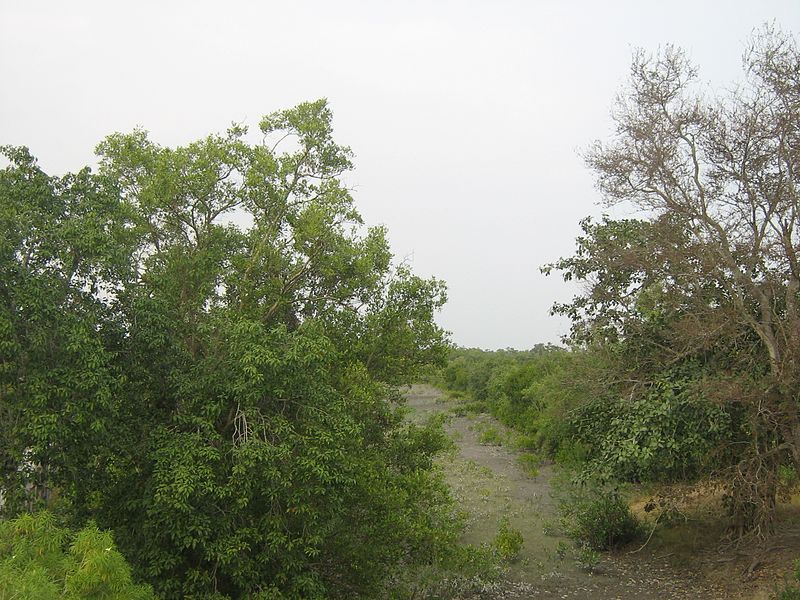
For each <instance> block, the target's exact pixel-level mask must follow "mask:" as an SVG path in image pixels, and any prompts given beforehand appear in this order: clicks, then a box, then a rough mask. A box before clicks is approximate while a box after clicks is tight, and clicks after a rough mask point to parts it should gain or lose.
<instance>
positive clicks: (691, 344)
mask: <svg viewBox="0 0 800 600" xmlns="http://www.w3.org/2000/svg"><path fill="white" fill-rule="evenodd" d="M744 65H745V70H746V76H747V77H746V81H745V83H744V84H743V85H741V86H740V87H739V88H737V89H736V90H735V91H734V92H732V93H730V94H729V95H725V96H720V97H718V98H708V97H706V96H704V95H703V94H701V93H699V92H698V90H697V87H696V84H695V81H696V71H695V69H694V68H693V67H692V66H691V65H690V64H689V62H688V61H687V60H686V58H685V56H684V54H683V53H682V52H681V51H679V50H676V49H674V48H667V49H666V50H665V51H663V52H662V53H660V54H658V55H657V56H655V57H650V56H647V55H645V54H644V53H639V54H637V55H636V57H635V59H634V61H633V65H632V68H631V80H630V85H629V87H628V88H627V89H626V90H625V91H624V92H623V93H622V94H621V96H620V100H619V102H618V104H617V106H616V108H615V111H614V115H613V116H614V121H615V124H616V131H615V133H614V135H613V136H612V138H611V140H610V141H609V142H607V143H597V144H596V145H595V146H594V147H593V148H592V149H591V150H590V151H589V152H588V156H587V159H588V163H589V165H590V167H591V168H593V169H594V171H595V173H596V174H597V181H598V186H599V188H600V190H601V191H602V192H603V194H604V198H605V200H606V201H607V202H608V203H609V204H610V205H620V206H628V207H631V208H633V209H636V210H639V211H640V214H643V215H644V216H643V217H642V218H640V219H637V220H617V221H612V220H604V221H603V222H602V223H600V224H595V223H591V222H587V223H585V225H584V230H585V232H586V235H585V236H583V237H581V238H579V240H578V252H577V254H576V255H575V256H574V257H572V258H568V259H564V260H562V261H559V262H558V263H556V265H553V266H551V267H550V268H552V267H555V268H558V269H560V270H562V271H563V272H564V276H565V278H567V279H577V280H584V281H587V282H590V284H589V286H588V291H587V292H586V293H585V294H582V295H580V296H578V297H577V298H576V299H575V301H573V302H571V303H568V304H565V305H561V306H557V307H556V308H555V310H556V311H557V312H561V313H564V314H568V315H570V316H571V317H572V318H573V320H574V323H575V326H574V328H573V339H574V340H575V341H576V342H579V343H584V344H587V345H589V346H592V345H594V346H599V347H602V348H604V349H605V350H607V351H613V352H614V353H616V357H617V358H618V359H619V358H624V359H627V361H626V360H616V361H614V362H613V364H615V365H617V369H618V370H617V380H618V381H621V380H623V379H624V380H627V381H628V382H629V384H630V385H628V389H629V390H630V392H631V393H642V394H647V393H650V392H649V391H648V390H649V389H650V387H651V382H652V381H653V380H655V379H659V378H661V379H662V380H663V377H662V375H661V373H663V371H665V370H666V369H668V368H669V367H670V366H672V365H676V364H682V363H685V361H687V360H696V361H698V362H699V364H701V365H702V369H701V370H699V371H698V373H697V378H696V381H697V384H698V386H697V391H698V393H701V394H702V396H704V397H705V398H707V399H710V400H714V401H718V402H721V403H723V404H725V405H727V406H729V407H740V408H742V410H743V411H744V412H745V416H746V417H745V424H744V426H743V432H744V434H745V435H746V438H745V441H746V443H745V444H743V445H741V446H740V451H739V455H738V464H737V467H736V468H735V469H732V470H731V471H730V473H729V475H730V477H729V481H730V487H729V493H730V506H731V510H732V515H733V517H734V525H735V528H736V530H737V531H738V532H739V533H745V532H750V533H756V534H759V535H765V534H767V533H768V532H769V531H770V530H771V527H772V522H773V516H774V507H775V491H776V483H777V476H776V474H777V469H778V466H779V465H780V464H782V463H786V462H789V463H793V464H794V466H795V468H800V414H799V413H798V410H799V409H800V407H799V406H798V397H799V396H800V388H798V382H800V377H798V375H800V373H798V365H800V360H799V359H800V357H799V356H798V349H800V337H798V336H800V321H798V312H797V303H798V290H799V289H800V266H798V265H800V262H798V255H797V249H798V247H800V246H799V245H798V238H797V231H796V223H797V219H798V206H799V204H798V195H797V188H796V178H797V172H798V168H799V167H798V152H797V151H798V139H800V138H798V128H797V124H798V122H800V112H798V111H800V78H799V77H798V73H800V55H799V54H798V50H797V46H796V43H795V41H794V39H793V38H791V37H790V36H788V35H784V34H781V33H780V32H776V31H773V30H771V29H769V28H766V29H765V30H763V31H762V32H760V33H759V34H757V35H756V36H755V37H754V39H753V42H752V44H751V46H750V48H749V49H748V51H747V53H746V55H745V61H744ZM626 362H627V364H626ZM636 381H639V382H643V383H644V385H639V386H638V387H637V386H636V385H635V383H636Z"/></svg>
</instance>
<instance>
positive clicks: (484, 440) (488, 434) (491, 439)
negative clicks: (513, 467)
mask: <svg viewBox="0 0 800 600" xmlns="http://www.w3.org/2000/svg"><path fill="white" fill-rule="evenodd" d="M478 441H479V442H480V443H481V444H483V445H484V446H502V444H503V436H502V435H500V432H499V431H497V428H496V427H489V428H488V429H486V430H485V431H484V432H483V433H482V434H481V435H480V437H479V438H478Z"/></svg>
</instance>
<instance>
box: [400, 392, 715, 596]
mask: <svg viewBox="0 0 800 600" xmlns="http://www.w3.org/2000/svg"><path fill="white" fill-rule="evenodd" d="M407 398H408V403H409V406H410V407H411V408H412V418H414V419H419V420H423V419H426V418H427V417H429V416H431V415H433V414H436V413H449V412H450V411H451V409H452V408H453V407H454V403H453V402H452V401H446V400H445V399H444V397H443V395H442V393H441V392H440V391H439V390H437V389H436V388H433V387H431V386H427V385H414V386H412V387H411V388H410V389H409V391H408V392H407ZM488 428H494V429H496V430H497V431H498V432H502V431H505V429H504V428H503V427H502V426H501V425H499V424H498V423H497V422H496V421H494V419H492V418H491V417H490V416H489V415H477V416H469V415H468V416H453V417H452V418H450V419H449V421H448V422H447V425H446V429H447V432H448V434H449V435H450V436H451V438H452V439H453V440H454V441H455V443H456V446H457V452H454V453H452V455H451V456H449V457H446V458H445V459H444V462H443V466H444V469H445V473H446V477H447V481H448V483H449V484H450V486H451V488H452V490H453V494H454V496H455V497H456V499H457V500H458V502H459V504H460V505H461V507H462V509H463V510H464V511H465V512H467V513H468V514H469V518H468V522H467V530H466V532H465V536H464V541H465V542H467V543H473V544H480V543H491V541H492V540H493V539H494V537H495V536H496V534H497V531H498V528H499V525H500V522H501V520H502V519H503V518H508V520H509V522H510V523H511V525H512V526H513V527H514V528H516V529H518V530H519V531H520V532H521V533H522V536H523V538H524V547H523V550H522V552H521V554H520V557H519V559H518V560H517V561H516V562H514V563H513V564H512V565H511V566H510V568H509V571H508V573H507V574H506V576H505V577H504V580H503V581H501V582H500V583H499V584H498V585H497V586H496V587H495V588H492V589H491V590H486V591H485V592H483V593H481V594H480V595H479V597H480V598H484V599H487V600H488V599H501V598H503V599H522V598H543V599H544V598H559V599H561V598H574V599H578V598H580V599H586V600H612V599H628V598H631V599H642V600H657V599H658V600H662V599H676V600H678V599H680V600H682V599H685V600H717V599H719V600H722V599H724V598H728V597H729V596H728V595H727V594H725V593H723V592H722V590H720V589H711V588H709V587H708V586H707V585H706V586H704V585H702V584H701V582H700V579H699V577H698V576H697V575H696V574H695V573H692V572H687V571H685V570H681V571H678V570H676V569H675V568H674V567H671V566H670V565H669V564H668V563H667V562H666V561H664V560H659V559H657V558H638V557H637V558H633V557H631V556H630V555H621V556H607V555H604V556H602V557H601V558H600V560H599V562H598V563H597V564H596V565H595V566H594V569H593V572H590V571H589V570H587V569H586V568H584V567H582V566H581V565H580V564H579V560H580V555H579V553H578V552H577V551H576V550H575V548H574V546H573V544H572V543H571V542H570V540H569V539H567V538H566V537H564V536H563V535H562V534H561V533H560V532H559V531H558V527H557V524H558V523H557V522H558V515H557V507H556V503H555V501H554V500H553V499H552V497H551V491H552V490H551V478H552V477H553V472H552V468H551V467H549V466H542V467H540V468H539V474H538V475H536V476H535V477H531V476H530V475H529V474H528V473H526V471H525V469H524V468H523V467H522V466H521V465H520V464H519V462H518V453H516V452H515V451H514V450H511V449H509V448H508V447H506V446H495V445H486V444H482V443H481V442H480V441H479V438H480V435H481V432H485V431H486V430H487V429H488Z"/></svg>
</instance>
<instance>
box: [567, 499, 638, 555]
mask: <svg viewBox="0 0 800 600" xmlns="http://www.w3.org/2000/svg"><path fill="white" fill-rule="evenodd" d="M560 508H561V512H562V522H563V523H564V526H565V530H566V531H567V533H568V534H569V535H570V536H571V537H572V538H574V539H575V540H576V541H577V542H579V543H581V544H583V545H585V546H586V547H588V548H589V549H590V550H609V549H612V548H616V547H618V546H622V545H625V544H627V543H628V542H631V541H632V540H634V539H636V538H637V537H638V536H639V535H640V534H641V524H640V523H639V521H638V520H637V519H636V517H635V516H634V515H633V513H631V510H630V508H629V507H628V504H627V502H625V500H624V498H622V496H621V495H620V494H619V492H618V491H617V490H614V489H607V488H605V487H604V486H602V485H595V486H592V487H587V488H583V489H581V490H577V491H576V490H573V492H572V493H571V494H570V495H568V496H567V497H566V498H565V499H563V500H562V502H561V503H560Z"/></svg>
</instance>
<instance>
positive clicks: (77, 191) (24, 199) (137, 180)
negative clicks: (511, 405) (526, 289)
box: [0, 101, 457, 600]
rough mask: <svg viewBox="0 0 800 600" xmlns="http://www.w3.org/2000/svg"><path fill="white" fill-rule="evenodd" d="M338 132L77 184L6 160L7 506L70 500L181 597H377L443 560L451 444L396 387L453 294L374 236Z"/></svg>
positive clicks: (1, 433) (205, 146)
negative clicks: (415, 416) (347, 175)
mask: <svg viewBox="0 0 800 600" xmlns="http://www.w3.org/2000/svg"><path fill="white" fill-rule="evenodd" d="M331 123H332V115H331V112H330V110H329V108H328V107H327V105H326V103H325V101H317V102H311V103H304V104H301V105H299V106H297V107H295V108H293V109H289V110H285V111H280V112H277V113H274V114H272V115H268V116H267V117H265V118H264V119H263V120H262V121H261V123H260V133H261V136H262V139H263V141H262V142H260V143H256V144H250V143H248V141H247V139H248V138H247V131H246V129H245V128H244V127H241V126H233V127H232V128H231V129H230V130H229V131H228V132H226V133H225V134H224V135H212V136H209V137H207V138H205V139H201V140H199V141H196V142H192V143H190V144H188V145H187V146H184V147H178V148H166V147H162V146H159V145H157V144H156V143H154V142H152V141H151V140H150V139H149V138H148V136H147V135H146V133H144V132H143V131H138V130H137V131H134V132H132V133H129V134H119V133H117V134H113V135H111V136H109V137H108V138H106V139H105V140H104V141H103V142H102V143H101V144H100V145H99V147H98V154H99V157H100V167H99V172H98V173H96V174H95V173H92V172H90V171H89V170H88V169H84V170H83V171H80V172H79V173H77V174H68V175H66V176H64V177H52V176H49V175H47V174H45V173H44V172H43V171H42V170H41V169H40V168H39V167H38V165H37V164H36V161H35V160H34V158H33V157H32V156H31V155H30V153H29V152H28V151H27V150H26V149H24V148H8V147H6V148H4V149H3V154H4V155H5V157H6V158H7V159H8V161H9V164H8V166H7V167H6V168H4V169H2V170H0V197H1V198H3V201H2V203H0V234H1V235H0V333H2V335H0V420H1V421H2V422H3V423H4V427H3V428H1V429H0V452H2V456H1V457H0V459H2V460H0V466H2V481H0V488H1V489H2V490H3V493H4V496H5V505H4V507H3V511H4V513H6V514H7V515H13V514H16V513H18V512H19V511H21V510H23V509H25V508H30V507H32V506H34V505H36V504H40V503H42V502H44V501H45V500H46V499H47V497H48V496H49V495H50V494H51V493H53V492H54V491H55V492H57V493H58V494H60V495H61V497H62V498H64V499H65V500H67V501H68V504H69V506H71V507H72V508H73V511H72V514H71V517H72V519H73V520H74V522H75V523H82V522H84V521H85V520H86V519H88V518H92V519H94V520H96V522H97V523H98V524H99V525H100V526H101V527H103V528H110V529H113V531H114V535H115V538H116V540H117V542H118V545H119V548H120V550H121V551H122V552H123V553H124V554H125V555H126V556H127V557H128V558H129V560H130V561H131V563H132V565H133V567H134V571H135V574H137V575H138V576H141V577H142V578H144V579H146V580H148V581H150V582H151V583H152V584H153V586H154V587H155V589H156V592H157V593H158V594H159V596H161V597H164V598H183V597H195V598H212V597H213V598H216V599H219V600H222V599H224V598H240V597H245V596H253V597H258V596H259V595H260V597H270V598H300V597H302V598H309V599H313V598H322V597H329V598H337V597H348V598H350V597H359V596H370V595H372V596H381V595H382V594H383V592H384V591H385V588H386V586H387V585H390V582H391V581H392V578H393V577H394V576H395V574H396V572H397V571H398V570H399V569H401V568H402V569H408V568H412V569H413V565H416V564H432V563H436V562H437V561H439V560H440V559H441V560H444V559H445V558H446V555H447V553H448V552H450V551H451V550H450V549H451V548H452V546H453V544H454V542H455V535H456V526H457V519H455V518H454V517H453V513H454V511H453V509H452V501H451V499H450V498H449V495H448V492H447V489H446V487H445V485H444V483H443V482H442V480H441V477H440V476H439V475H438V474H436V473H435V471H434V470H433V463H432V456H433V454H435V453H436V452H437V451H438V450H439V449H440V448H442V445H443V443H444V438H443V436H442V435H440V433H437V431H436V430H437V427H436V425H431V426H430V427H428V428H422V429H420V428H419V427H416V426H413V425H410V424H406V423H404V422H403V419H402V411H401V410H399V407H400V405H401V398H400V397H399V395H398V394H397V393H396V392H393V386H394V385H396V384H398V383H401V382H405V381H408V380H410V379H411V378H413V377H414V376H415V375H416V374H417V373H419V372H421V371H422V370H424V369H425V368H427V366H428V365H430V364H436V363H437V362H441V360H442V359H443V358H444V355H445V352H446V336H445V333H444V332H443V331H442V330H441V329H440V328H439V327H438V326H436V324H435V323H434V322H433V315H434V313H435V311H436V310H438V308H440V307H441V306H442V304H443V302H444V301H445V289H444V285H443V284H442V282H440V281H438V280H436V279H422V278H420V277H417V276H415V275H413V273H411V272H410V271H409V270H408V269H405V268H394V267H392V257H391V253H390V252H389V248H388V243H387V241H386V237H385V231H384V230H383V229H382V228H370V229H365V228H364V227H363V226H362V223H361V218H360V216H359V214H358V212H357V211H356V210H355V208H354V206H353V200H352V198H351V196H350V193H349V191H348V190H347V189H346V188H345V187H344V185H343V183H342V181H341V175H342V174H343V173H344V172H345V171H346V170H348V169H349V168H350V167H351V152H350V150H349V149H348V148H346V147H343V146H340V145H338V144H336V143H335V142H334V141H333V138H332V124H331ZM6 424H8V426H6Z"/></svg>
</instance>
